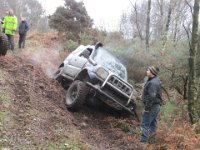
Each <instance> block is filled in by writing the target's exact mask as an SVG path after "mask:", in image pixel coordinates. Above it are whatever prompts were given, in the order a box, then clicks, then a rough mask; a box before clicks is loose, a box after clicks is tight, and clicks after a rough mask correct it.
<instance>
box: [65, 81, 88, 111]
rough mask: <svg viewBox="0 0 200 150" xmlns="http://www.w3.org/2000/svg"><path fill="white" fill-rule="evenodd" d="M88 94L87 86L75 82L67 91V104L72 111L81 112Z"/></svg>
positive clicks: (80, 82)
mask: <svg viewBox="0 0 200 150" xmlns="http://www.w3.org/2000/svg"><path fill="white" fill-rule="evenodd" d="M87 94H88V87H87V85H86V84H85V83H84V82H82V81H79V80H76V81H74V82H73V83H72V84H71V85H70V87H69V88H68V90H67V93H66V96H65V104H66V107H67V109H68V110H70V111H79V110H80V108H81V106H82V104H83V102H84V101H85V98H86V96H87Z"/></svg>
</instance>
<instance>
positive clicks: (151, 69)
mask: <svg viewBox="0 0 200 150" xmlns="http://www.w3.org/2000/svg"><path fill="white" fill-rule="evenodd" d="M158 72H159V68H158V67H155V66H150V67H149V68H148V70H147V76H148V77H153V76H157V74H158Z"/></svg>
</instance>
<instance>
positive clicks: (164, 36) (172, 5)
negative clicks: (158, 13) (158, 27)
mask: <svg viewBox="0 0 200 150" xmlns="http://www.w3.org/2000/svg"><path fill="white" fill-rule="evenodd" d="M173 7H174V0H170V3H169V9H168V14H167V22H166V25H165V31H164V34H163V44H162V51H165V49H166V44H167V36H168V31H169V26H170V21H171V14H172V10H173Z"/></svg>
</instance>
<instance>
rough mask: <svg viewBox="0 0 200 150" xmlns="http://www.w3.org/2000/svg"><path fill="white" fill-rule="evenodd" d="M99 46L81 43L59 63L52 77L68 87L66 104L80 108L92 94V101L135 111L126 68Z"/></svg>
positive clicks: (131, 87)
mask: <svg viewBox="0 0 200 150" xmlns="http://www.w3.org/2000/svg"><path fill="white" fill-rule="evenodd" d="M102 46H103V45H102V44H101V43H97V44H96V45H88V46H83V45H81V46H79V47H78V48H77V49H76V50H74V51H73V52H72V53H70V54H69V55H68V57H67V58H66V59H65V60H64V62H63V63H62V64H61V65H60V66H59V69H58V71H57V72H56V73H55V76H54V77H55V79H56V80H58V82H60V83H61V85H62V86H63V88H65V89H67V92H66V97H65V103H66V106H67V108H68V109H70V110H79V109H80V106H81V105H82V103H83V102H84V101H85V100H86V101H87V99H88V98H91V97H92V98H93V101H102V102H104V103H105V104H106V105H108V106H110V107H112V108H114V109H116V110H127V111H128V112H130V113H131V114H133V115H136V114H135V107H136V104H135V102H134V99H133V93H134V88H133V86H132V85H131V84H129V83H128V82H127V70H126V68H125V67H124V65H123V64H122V63H121V62H120V61H119V60H118V59H116V58H115V57H114V56H113V55H111V54H110V53H109V52H108V51H106V50H105V49H104V48H103V47H102Z"/></svg>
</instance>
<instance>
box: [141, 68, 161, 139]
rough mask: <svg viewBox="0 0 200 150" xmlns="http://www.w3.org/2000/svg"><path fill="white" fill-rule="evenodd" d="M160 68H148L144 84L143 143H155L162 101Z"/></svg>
mask: <svg viewBox="0 0 200 150" xmlns="http://www.w3.org/2000/svg"><path fill="white" fill-rule="evenodd" d="M158 72H159V68H158V67H154V66H150V67H149V68H148V69H147V77H148V80H147V82H146V83H145V85H144V89H143V93H142V96H141V98H142V102H143V104H144V112H143V114H142V119H141V125H140V128H141V134H142V135H141V139H140V142H142V143H154V142H155V135H156V129H157V117H158V113H159V111H160V105H161V102H162V86H161V81H160V79H159V78H158V76H157V75H158Z"/></svg>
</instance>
